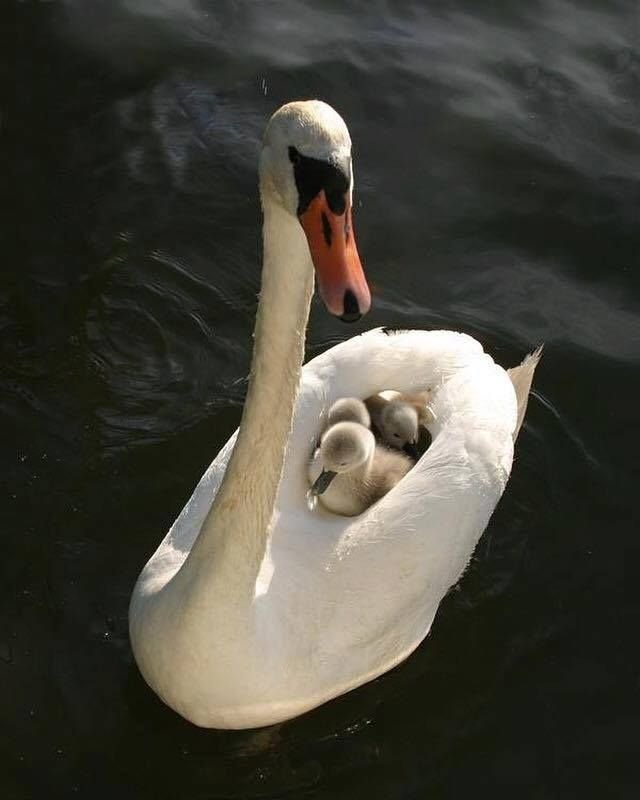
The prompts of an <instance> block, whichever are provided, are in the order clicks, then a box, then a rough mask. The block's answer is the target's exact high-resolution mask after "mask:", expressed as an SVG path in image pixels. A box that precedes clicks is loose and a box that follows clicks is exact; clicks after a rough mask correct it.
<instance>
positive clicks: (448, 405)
mask: <svg viewBox="0 0 640 800" xmlns="http://www.w3.org/2000/svg"><path fill="white" fill-rule="evenodd" d="M352 184H353V181H352V172H351V142H350V138H349V133H348V131H347V128H346V126H345V124H344V122H343V120H342V118H341V117H340V116H339V115H338V114H337V113H336V112H335V111H334V110H333V109H332V108H331V107H329V106H328V105H326V104H325V103H322V102H319V101H310V102H300V103H290V104H289V105H286V106H284V107H283V108H281V109H280V110H279V111H277V112H276V114H274V116H273V117H272V119H271V121H270V122H269V125H268V127H267V131H266V134H265V139H264V146H263V149H262V154H261V158H260V191H261V196H262V206H263V210H264V229H263V236H264V266H263V270H262V290H261V295H260V303H259V306H258V314H257V320H256V329H255V347H254V352H253V361H252V365H251V377H250V382H249V390H248V394H247V400H246V404H245V407H244V412H243V415H242V421H241V423H240V428H239V430H238V431H237V433H236V434H235V435H234V436H232V437H231V439H230V440H229V442H227V444H226V445H225V447H224V448H223V449H222V451H221V452H220V453H219V454H218V457H217V458H216V459H215V461H214V462H213V464H211V466H210V467H209V469H208V470H207V472H206V473H205V475H204V476H203V478H202V480H201V481H200V483H199V484H198V486H197V487H196V489H195V491H194V493H193V496H192V497H191V499H190V500H189V502H188V503H187V505H186V506H185V508H184V509H183V511H182V513H181V514H180V516H179V517H178V519H177V520H176V522H175V524H174V525H173V527H172V528H171V530H170V531H169V533H168V534H167V536H166V537H165V539H164V540H163V542H162V544H161V545H160V547H159V548H158V550H157V551H156V553H155V554H154V555H153V556H152V558H151V560H150V561H149V563H148V564H147V565H146V567H145V568H144V570H143V571H142V574H141V575H140V577H139V579H138V582H137V584H136V587H135V589H134V592H133V597H132V600H131V609H130V631H131V642H132V645H133V651H134V654H135V657H136V660H137V662H138V665H139V667H140V670H141V672H142V674H143V676H144V677H145V679H146V680H147V682H148V683H149V685H150V686H151V687H152V688H153V689H154V690H155V691H156V692H157V693H158V695H160V697H161V698H162V699H163V700H164V701H165V703H167V704H168V705H169V706H171V708H173V709H175V710H176V711H177V712H178V713H180V714H182V715H183V716H184V717H186V718H187V719H189V720H191V721H192V722H194V723H196V724H197V725H202V726H206V727H215V728H248V727H254V726H260V725H268V724H270V723H275V722H279V721H281V720H285V719H288V718H290V717H294V716H296V715H298V714H301V713H303V712H304V711H307V710H309V709H311V708H314V707H315V706H318V705H320V704H321V703H324V702H326V701H327V700H330V699H331V698H333V697H336V696H337V695H340V694H342V693H344V692H347V691H349V690H350V689H353V688H354V687H356V686H359V685H360V684H362V683H365V682H366V681H369V680H371V679H372V678H375V677H376V676H377V675H380V674H381V673H383V672H385V671H386V670H389V669H390V668H391V667H393V666H394V665H396V664H398V663H399V662H400V661H402V660H403V659H404V658H406V657H407V656H408V655H409V653H411V651H412V650H414V648H415V647H417V645H418V644H419V643H420V642H421V641H422V639H424V637H425V636H426V635H427V633H428V631H429V628H430V626H431V623H432V621H433V618H434V616H435V613H436V610H437V608H438V604H439V603H440V601H441V600H442V598H443V596H444V595H445V593H446V592H447V590H448V589H449V587H450V586H451V585H452V584H453V583H455V582H456V581H457V580H458V578H459V577H460V575H461V574H462V572H463V570H464V569H465V567H466V565H467V563H468V561H469V559H470V557H471V553H472V552H473V549H474V547H475V545H476V543H477V541H478V539H479V538H480V535H481V534H482V532H483V530H484V528H485V526H486V524H487V522H488V520H489V517H490V515H491V513H492V511H493V509H494V507H495V505H496V503H497V502H498V499H499V498H500V495H501V494H502V491H503V489H504V487H505V484H506V482H507V478H508V476H509V472H510V469H511V461H512V456H513V440H514V438H515V434H516V433H517V428H518V426H519V423H520V421H521V416H522V414H523V413H524V407H525V404H526V398H527V395H528V391H529V387H530V383H531V377H532V374H533V368H534V366H535V360H531V359H530V360H529V361H525V364H524V365H523V366H522V367H519V368H516V370H515V371H514V374H513V378H512V380H510V376H509V375H508V374H507V373H506V372H505V371H504V370H503V369H502V368H500V367H498V366H497V365H496V364H494V362H493V361H492V359H491V358H490V357H489V356H488V355H486V354H485V353H484V352H483V350H482V347H481V346H480V344H479V343H478V342H476V341H475V340H473V339H471V338H470V337H469V336H465V335H463V334H459V333H452V332H447V331H433V332H426V331H407V332H401V333H394V334H391V335H387V334H385V333H384V332H383V331H381V330H373V331H370V332H369V333H366V334H364V335H362V336H356V337H354V338H352V339H350V340H348V341H346V342H343V343H342V344H340V345H338V346H337V347H333V348H332V349H331V350H329V351H328V352H326V353H324V354H323V355H321V356H318V357H317V358H315V359H314V360H313V361H311V362H310V363H309V364H307V365H306V366H305V367H304V368H302V360H303V355H304V335H305V328H306V324H307V318H308V313H309V303H310V300H311V296H312V293H313V280H314V279H313V272H314V270H313V267H314V266H315V271H316V274H317V276H318V283H319V289H320V294H321V296H322V298H323V300H324V303H325V305H326V306H327V308H328V309H329V311H330V312H331V313H332V314H335V315H337V316H340V317H342V318H343V319H347V320H349V319H358V318H359V317H360V315H361V314H362V313H364V312H366V311H367V310H368V308H369V303H370V296H369V290H368V288H367V284H366V282H365V279H364V276H363V273H362V268H361V266H360V261H359V258H358V255H357V251H356V247H355V242H354V238H353V236H354V235H353V229H352V228H351V192H352ZM514 385H515V386H516V391H514ZM426 387H432V388H434V390H435V392H434V399H433V403H432V406H433V411H434V412H435V416H436V420H437V421H436V422H435V423H434V424H433V426H432V428H431V433H432V436H433V443H432V445H431V447H430V448H429V450H428V451H427V453H426V454H425V455H424V456H423V457H422V459H421V460H420V462H419V463H418V464H417V465H416V467H415V468H414V469H413V470H412V471H411V472H410V473H409V474H408V475H407V476H406V477H405V478H404V479H403V480H402V481H401V482H400V483H399V484H398V485H397V486H396V487H395V488H394V489H393V490H392V491H391V492H390V493H389V494H387V495H386V496H385V497H384V498H383V499H382V500H381V501H380V502H379V503H377V504H375V505H374V506H372V507H371V508H369V509H368V510H367V511H366V512H365V513H364V514H362V515H360V516H358V517H341V516H334V515H331V514H329V513H327V512H324V511H322V510H320V509H317V510H315V511H313V512H312V511H309V510H308V508H307V505H306V498H305V494H306V490H307V488H308V486H307V469H306V464H307V460H308V459H309V457H310V455H311V453H312V449H313V444H314V441H315V440H316V438H317V436H318V433H319V430H320V428H321V425H322V420H323V415H324V414H325V411H326V409H327V407H328V406H329V405H331V403H332V402H333V401H334V400H335V399H336V398H338V397H341V396H344V395H357V396H359V397H368V396H369V395H371V394H373V393H374V392H376V391H379V390H382V389H388V388H393V389H398V390H400V391H417V390H420V389H424V388H426Z"/></svg>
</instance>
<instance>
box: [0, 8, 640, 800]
mask: <svg viewBox="0 0 640 800" xmlns="http://www.w3.org/2000/svg"><path fill="white" fill-rule="evenodd" d="M639 14H640V11H639V6H638V5H637V3H634V2H628V3H624V2H614V1H613V0H610V2H604V1H603V2H600V3H596V2H580V3H578V2H575V1H574V2H570V1H569V0H565V1H564V2H563V1H561V0H547V1H546V2H538V1H537V0H530V1H529V2H527V3H507V2H498V0H496V1H495V2H486V3H482V4H480V3H475V2H471V0H467V2H458V3H456V2H453V1H452V0H450V1H449V2H447V1H445V0H440V2H438V1H436V0H434V1H433V2H429V3H419V2H414V3H401V2H386V3H385V2H351V3H342V2H341V3H338V2H332V3H329V2H325V3H320V2H316V3H311V2H306V3H302V2H280V3H276V2H263V3H256V4H248V3H247V4H239V3H233V2H224V3H216V2H213V0H211V1H210V2H209V0H207V1H206V2H205V0H201V1H200V0H184V1H183V2H178V0H163V2H160V0H117V1H116V0H113V2H109V3H107V2H93V3H89V2H80V0H77V2H71V0H69V1H68V2H66V3H64V2H61V1H60V0H59V1H58V2H56V1H55V0H53V2H35V1H34V0H32V1H31V2H22V3H18V2H11V0H6V2H5V3H4V4H3V6H2V11H1V12H0V30H1V33H0V37H1V39H0V68H1V78H0V79H1V81H2V86H1V94H0V137H1V141H0V144H1V146H0V159H1V171H0V176H1V193H2V204H1V206H0V208H1V209H2V221H1V223H0V235H1V237H2V239H1V247H2V250H1V252H2V281H1V284H0V331H1V335H0V347H1V356H0V415H1V423H0V424H1V428H0V436H1V442H2V446H1V449H0V458H1V460H2V484H3V486H2V503H1V516H2V522H1V528H0V530H1V531H2V533H1V541H2V558H1V560H0V570H1V572H0V577H1V583H0V585H1V586H2V602H1V605H0V715H1V716H0V719H1V721H2V730H3V735H2V736H1V737H0V794H1V796H2V797H3V798H7V800H22V799H23V798H42V797H47V798H71V797H87V798H92V799H94V798H114V797H117V798H120V799H121V800H128V799H129V798H135V799H136V800H138V798H167V799H168V800H169V799H170V800H173V799H174V798H177V799H179V800H182V799H183V798H184V799H185V800H199V799H200V798H203V800H204V799H205V798H207V799H208V798H284V797H291V798H338V799H341V798H345V799H347V798H354V797H365V798H369V799H371V800H375V799H377V798H381V799H386V798H394V799H395V798H420V799H422V798H429V799H430V800H431V798H460V797H464V796H467V795H470V794H472V793H473V794H476V793H477V792H478V791H479V792H480V793H481V794H482V795H483V796H493V797H498V798H500V797H505V798H514V797H518V798H520V797H522V798H544V799H545V800H547V799H548V798H574V797H578V796H579V797H589V798H591V797H593V798H605V797H606V798H631V797H637V795H638V790H639V785H640V780H639V777H638V763H639V761H638V757H639V756H640V752H639V750H640V747H639V737H638V711H639V705H640V704H639V703H638V699H639V695H640V667H639V666H638V664H639V662H638V651H639V648H638V646H637V637H638V630H639V628H640V601H639V600H638V588H637V587H638V576H637V573H638V563H639V561H638V556H639V555H640V545H639V535H640V530H639V526H638V519H637V513H636V508H637V501H636V497H637V494H638V488H637V486H638V455H637V453H638V439H637V433H638V427H639V426H638V400H637V392H638V387H639V385H640V383H639V381H638V362H639V361H640V318H639V316H638V310H639V298H640V293H639V291H638V289H639V286H638V283H639V281H638V261H639V258H640V225H639V223H640V133H639V131H640V107H639V102H640V16H639ZM309 96H319V97H322V98H324V99H326V100H328V101H329V102H330V103H332V104H333V105H335V107H336V108H337V109H338V110H339V111H340V112H341V113H342V114H343V115H344V117H345V118H346V120H347V122H348V124H349V126H350V129H351V133H352V137H353V140H354V143H355V174H356V182H357V185H356V190H357V208H356V212H357V216H356V220H355V223H356V227H357V230H358V233H359V243H360V250H361V253H362V256H363V260H364V261H365V265H366V268H367V271H368V275H369V278H370V281H371V284H372V286H373V287H374V289H375V298H374V309H373V311H372V312H371V314H370V315H369V316H368V317H367V318H366V320H365V322H364V323H363V324H362V325H360V326H359V328H358V327H357V328H356V330H359V329H364V328H365V327H367V328H368V327H373V326H376V325H380V324H389V325H404V326H408V327H411V326H414V327H425V328H432V327H450V328H455V329H460V330H464V331H467V332H469V333H471V334H473V335H475V336H477V337H478V338H480V339H481V340H482V341H483V342H484V344H485V346H486V347H487V349H488V350H489V351H490V352H491V353H492V354H494V356H495V357H496V359H497V360H498V361H499V362H500V363H502V364H503V365H505V366H507V365H511V364H513V363H515V362H516V361H518V360H519V359H520V358H521V357H522V355H523V354H524V352H525V351H527V350H528V349H531V348H532V347H533V346H534V345H537V344H538V343H540V342H542V341H544V342H546V351H545V357H544V361H543V363H542V366H541V367H540V370H539V372H538V375H537V376H536V389H535V394H534V397H533V399H532V402H531V404H530V408H529V414H528V421H527V425H526V427H525V429H524V432H523V434H522V436H521V439H520V440H519V443H518V452H517V460H516V463H515V466H514V471H513V476H512V479H511V482H510V485H509V487H508V490H507V492H506V494H505V497H504V499H503V501H502V502H501V504H500V506H499V509H498V510H497V512H496V514H495V516H494V518H493V520H492V522H491V524H490V527H489V529H488V530H487V532H486V534H485V536H484V538H483V539H482V541H481V544H480V545H479V547H478V549H477V552H476V554H475V556H474V559H473V562H472V564H471V566H470V568H469V570H468V572H467V574H466V575H465V577H464V579H463V580H462V581H461V583H460V585H458V586H456V587H455V588H454V589H453V590H452V591H451V593H450V594H449V596H448V597H447V599H446V600H445V602H444V603H443V605H442V606H441V610H440V613H439V614H438V617H437V620H436V623H435V625H434V628H433V631H432V633H431V635H430V637H429V638H428V640H427V641H426V643H425V644H424V645H423V646H422V647H421V648H420V649H419V650H418V651H417V652H416V653H415V655H414V656H413V657H412V658H410V659H409V661H408V662H406V663H405V664H404V665H403V666H402V667H400V668H399V669H397V670H395V671H394V672H392V673H391V674H389V675H387V676H385V677H383V678H381V679H379V680H377V681H375V682H374V683H372V684H370V685H368V686H366V687H364V688H362V689H360V690H358V691H356V692H354V693H352V694H350V695H348V696H347V697H345V698H342V699H340V700H338V701H335V702H333V703H331V704H329V705H327V706H325V707H323V708H321V709H319V710H318V711H316V712H313V713H311V714H309V715H307V716H305V717H304V718H301V719H298V720H295V721H293V722H290V723H288V724H285V725H280V726H276V727H274V728H271V729H266V730H263V731H259V732H241V733H225V732H215V731H203V730H199V729H196V728H194V727H192V726H191V725H189V724H188V723H186V722H184V721H183V720H181V719H180V718H179V717H177V716H176V715H175V714H174V713H173V712H171V711H169V710H168V709H166V708H165V707H164V706H163V705H162V704H161V703H160V702H159V701H158V700H157V699H156V698H155V697H154V695H153V694H152V693H151V692H150V691H149V690H148V689H147V688H146V687H145V685H144V683H143V682H142V680H141V678H140V677H139V676H138V674H137V671H136V668H135V665H134V664H133V661H132V656H131V652H130V649H129V644H128V640H127V618H126V615H127V603H128V598H129V594H130V591H131V588H132V586H133V583H134V580H135V578H136V575H137V573H138V571H139V569H140V568H141V566H142V565H143V563H144V562H145V560H146V559H147V558H148V556H149V555H150V554H151V552H152V551H153V549H154V548H155V546H156V544H157V543H158V542H159V540H160V538H161V537H162V535H163V534H164V532H165V530H166V529H167V527H168V526H169V525H170V524H171V522H172V521H173V518H174V517H175V516H176V514H177V512H178V511H179V510H180V508H181V507H182V505H183V503H184V502H185V500H186V499H187V498H188V496H189V495H190V493H191V490H192V488H193V486H194V485H195V483H196V482H197V480H198V478H199V477H200V475H201V473H202V471H203V470H204V468H205V466H206V465H207V464H208V463H209V461H210V460H211V459H212V457H213V455H214V454H215V453H216V452H217V450H218V448H219V447H220V445H221V443H222V442H224V441H225V439H226V438H227V437H228V435H229V434H230V432H231V431H232V430H233V428H234V427H235V425H236V424H237V422H238V419H239V414H240V407H241V403H242V399H243V395H244V391H245V385H246V384H245V380H244V377H245V375H246V373H247V367H248V362H249V347H250V341H251V339H250V334H251V329H252V320H253V315H254V312H255V305H256V291H257V287H258V278H259V276H258V267H257V263H258V257H259V234H258V232H259V226H258V213H259V208H258V203H257V192H256V187H255V184H256V158H257V153H258V147H259V139H260V136H261V132H262V129H263V126H264V124H265V121H266V120H267V118H268V116H269V114H270V113H271V112H272V111H273V110H274V109H275V108H276V107H277V106H278V105H280V104H281V103H282V102H284V101H286V100H289V99H293V98H300V97H309ZM354 332H356V331H354V329H353V328H346V327H344V326H341V324H340V323H339V322H337V321H334V320H333V319H331V318H330V317H329V316H328V315H327V314H326V313H325V312H324V311H323V310H322V309H321V308H320V307H319V306H318V305H317V304H316V305H314V311H313V314H312V318H311V324H310V329H309V340H308V353H309V355H314V354H316V353H318V352H321V351H322V350H324V349H325V348H327V347H328V346H330V345H331V344H333V343H335V342H337V341H339V340H340V339H342V338H343V337H346V336H351V335H353V334H354Z"/></svg>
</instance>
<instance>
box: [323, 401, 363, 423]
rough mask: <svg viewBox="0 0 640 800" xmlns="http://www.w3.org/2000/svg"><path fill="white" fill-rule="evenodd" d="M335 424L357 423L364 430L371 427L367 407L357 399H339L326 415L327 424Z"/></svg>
mask: <svg viewBox="0 0 640 800" xmlns="http://www.w3.org/2000/svg"><path fill="white" fill-rule="evenodd" d="M337 422H358V423H360V425H364V427H365V428H370V427H371V417H370V416H369V412H368V411H367V407H366V406H365V404H364V403H363V402H362V400H360V399H359V398H358V397H341V398H340V400H336V402H335V403H334V404H333V405H332V406H331V408H330V409H329V412H328V414H327V423H328V425H329V426H331V425H335V424H336V423H337Z"/></svg>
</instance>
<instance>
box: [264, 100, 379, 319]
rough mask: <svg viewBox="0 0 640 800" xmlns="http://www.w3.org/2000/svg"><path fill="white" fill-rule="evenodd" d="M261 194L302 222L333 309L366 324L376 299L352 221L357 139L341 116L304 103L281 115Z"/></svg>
mask: <svg viewBox="0 0 640 800" xmlns="http://www.w3.org/2000/svg"><path fill="white" fill-rule="evenodd" d="M260 190H261V194H262V198H263V203H265V202H266V201H268V202H275V203H277V204H278V205H279V206H280V207H281V208H283V209H284V210H285V211H286V212H287V213H288V214H290V215H291V216H292V217H295V218H297V220H298V221H299V222H300V225H301V226H302V228H303V230H304V233H305V235H306V237H307V242H308V245H309V252H310V254H311V259H312V261H313V265H314V267H315V271H316V276H317V279H318V289H319V292H320V296H321V297H322V300H323V301H324V303H325V305H326V307H327V309H328V310H329V311H330V312H331V313H332V314H334V315H336V316H338V317H340V318H341V319H342V320H344V321H345V322H352V321H355V320H357V319H360V317H361V316H362V315H363V314H366V312H367V311H368V310H369V307H370V305H371V295H370V292H369V287H368V286H367V282H366V279H365V277H364V272H363V270H362V264H361V263H360V257H359V256H358V250H357V247H356V240H355V235H354V232H353V225H352V221H351V197H352V190H353V168H352V165H351V138H350V136H349V131H348V129H347V126H346V125H345V123H344V120H343V119H342V117H341V116H340V115H339V114H338V112H337V111H335V110H334V109H333V108H331V106H329V105H327V103H323V102H322V101H321V100H305V101H300V102H294V103H287V104H286V105H284V106H282V107H281V108H279V109H278V110H277V111H276V112H275V114H274V115H273V116H272V117H271V119H270V120H269V124H268V125H267V129H266V131H265V135H264V141H263V146H262V153H261V156H260Z"/></svg>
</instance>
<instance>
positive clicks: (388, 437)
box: [364, 391, 435, 458]
mask: <svg viewBox="0 0 640 800" xmlns="http://www.w3.org/2000/svg"><path fill="white" fill-rule="evenodd" d="M430 399H431V392H419V393H416V394H403V393H400V392H392V391H386V392H381V393H380V394H374V395H372V396H371V397H368V398H367V399H366V400H365V401H364V402H365V406H366V408H367V410H368V411H369V414H370V417H371V427H372V428H373V429H374V430H375V431H376V433H377V434H378V436H379V437H380V440H381V441H382V442H383V443H384V444H386V445H387V446H388V447H394V448H397V449H399V450H404V451H405V452H407V453H408V454H409V455H410V456H412V457H413V458H418V457H419V456H420V455H421V452H420V449H419V448H418V444H419V442H420V441H421V439H423V438H424V437H427V436H428V434H427V431H426V430H424V429H425V428H426V426H427V425H428V424H430V423H431V422H433V421H434V419H435V415H434V413H433V411H432V410H431V408H430V406H429V405H428V403H429V400H430ZM424 449H426V447H425V448H424Z"/></svg>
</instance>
